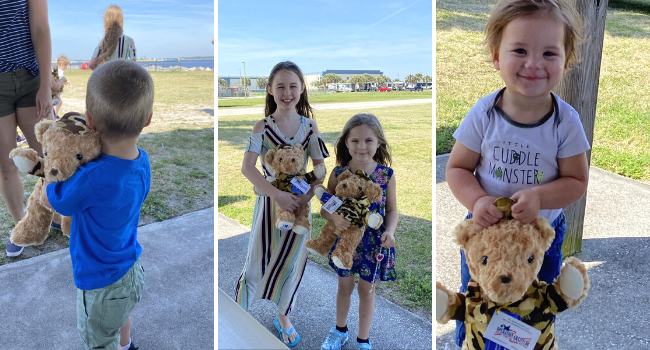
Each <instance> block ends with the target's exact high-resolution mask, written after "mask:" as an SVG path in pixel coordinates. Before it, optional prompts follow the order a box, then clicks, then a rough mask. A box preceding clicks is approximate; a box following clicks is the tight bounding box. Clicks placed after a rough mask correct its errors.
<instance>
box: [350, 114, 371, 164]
mask: <svg viewBox="0 0 650 350" xmlns="http://www.w3.org/2000/svg"><path fill="white" fill-rule="evenodd" d="M345 145H346V146H347V148H348V152H350V156H352V160H353V161H355V162H357V163H370V162H374V160H373V158H374V157H375V153H376V152H377V148H378V147H379V139H378V138H377V135H375V133H374V132H373V131H372V129H370V127H368V125H365V124H362V125H359V126H357V127H354V128H352V129H351V130H350V133H349V134H348V138H347V139H346V140H345Z"/></svg>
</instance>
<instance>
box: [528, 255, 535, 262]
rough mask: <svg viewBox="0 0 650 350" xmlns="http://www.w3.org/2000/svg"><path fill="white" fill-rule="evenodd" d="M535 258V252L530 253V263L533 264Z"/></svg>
mask: <svg viewBox="0 0 650 350" xmlns="http://www.w3.org/2000/svg"><path fill="white" fill-rule="evenodd" d="M533 260H535V257H534V256H533V254H530V257H528V263H529V264H532V263H533Z"/></svg>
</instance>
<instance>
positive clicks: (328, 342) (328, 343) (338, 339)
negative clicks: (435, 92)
mask: <svg viewBox="0 0 650 350" xmlns="http://www.w3.org/2000/svg"><path fill="white" fill-rule="evenodd" d="M347 342H348V332H345V333H343V332H339V331H337V330H336V327H332V329H330V333H329V334H328V335H327V339H325V341H324V342H323V344H322V345H321V346H320V348H321V349H325V350H329V349H340V348H341V347H343V345H345V344H347Z"/></svg>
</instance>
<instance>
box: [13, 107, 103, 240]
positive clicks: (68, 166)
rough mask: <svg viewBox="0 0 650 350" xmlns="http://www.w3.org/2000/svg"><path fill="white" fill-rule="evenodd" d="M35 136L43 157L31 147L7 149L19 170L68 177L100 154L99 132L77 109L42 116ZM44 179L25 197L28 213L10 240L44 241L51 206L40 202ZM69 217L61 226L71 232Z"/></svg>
mask: <svg viewBox="0 0 650 350" xmlns="http://www.w3.org/2000/svg"><path fill="white" fill-rule="evenodd" d="M35 131H36V139H37V140H38V142H40V143H41V145H42V146H43V154H44V155H45V157H44V158H41V157H39V155H38V153H36V151H34V150H33V149H30V148H15V149H13V150H12V151H11V152H10V153H9V158H12V159H13V161H14V163H16V166H17V167H18V169H20V170H21V171H23V172H25V173H28V174H32V175H36V176H40V177H44V178H45V179H47V181H51V182H58V181H65V180H67V179H68V178H70V177H71V176H72V175H73V174H74V173H75V172H76V171H77V168H79V166H80V165H83V164H85V163H87V162H89V161H91V160H93V159H95V158H97V157H99V155H100V154H101V144H100V142H99V133H97V132H96V131H94V130H92V129H90V128H89V127H88V126H87V125H86V118H85V116H84V115H81V114H79V113H77V112H68V113H66V114H65V115H64V116H63V117H62V118H61V119H60V120H59V121H53V120H41V121H40V122H38V123H37V124H36V127H35ZM42 187H43V180H42V179H39V180H38V182H37V183H36V185H35V186H34V191H33V192H32V194H31V195H30V196H29V199H28V200H27V214H25V216H24V217H23V218H22V220H20V221H19V222H18V223H17V224H16V227H14V229H13V230H12V231H11V237H10V240H11V243H13V244H15V245H18V246H23V247H24V246H29V245H39V244H43V242H44V241H45V239H46V238H47V234H48V232H49V228H50V223H51V222H52V216H53V215H54V210H52V209H50V208H48V207H45V206H43V204H41V199H40V198H41V189H42ZM70 222H71V219H70V217H63V221H62V223H61V229H62V231H63V233H64V234H65V235H66V236H70Z"/></svg>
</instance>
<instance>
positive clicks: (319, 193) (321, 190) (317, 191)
mask: <svg viewBox="0 0 650 350" xmlns="http://www.w3.org/2000/svg"><path fill="white" fill-rule="evenodd" d="M314 195H315V196H316V198H318V200H319V201H321V202H322V203H325V202H327V199H329V197H330V196H331V194H330V193H329V192H328V191H327V188H325V186H323V185H318V186H316V187H314Z"/></svg>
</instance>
